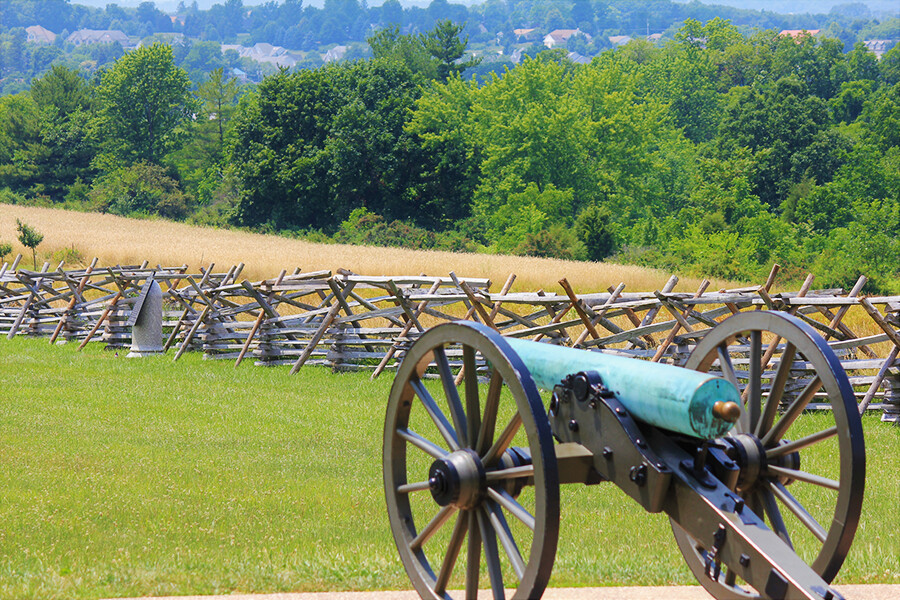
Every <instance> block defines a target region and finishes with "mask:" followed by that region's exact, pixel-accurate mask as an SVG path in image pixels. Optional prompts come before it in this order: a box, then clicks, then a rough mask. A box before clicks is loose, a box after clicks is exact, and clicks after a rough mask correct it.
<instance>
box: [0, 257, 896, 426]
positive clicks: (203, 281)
mask: <svg viewBox="0 0 900 600" xmlns="http://www.w3.org/2000/svg"><path fill="white" fill-rule="evenodd" d="M18 262H19V261H18V259H17V260H16V261H15V262H14V263H13V265H8V264H3V266H2V267H0V334H5V335H6V337H7V338H9V339H12V338H13V337H14V336H16V335H28V336H44V337H49V338H50V341H51V343H53V342H55V343H66V342H73V343H75V342H77V343H79V344H81V345H82V346H84V345H85V344H86V343H87V342H88V341H91V340H95V341H100V342H102V343H103V344H105V346H106V347H107V348H115V349H119V348H127V347H129V346H130V345H131V326H132V324H133V322H134V317H136V310H135V308H136V307H137V306H139V304H140V303H141V302H142V293H143V292H144V291H145V290H146V289H147V287H148V285H147V284H148V282H149V281H151V280H154V281H156V282H157V283H159V285H160V286H161V289H162V290H163V302H164V310H163V328H164V340H163V341H164V348H165V350H166V351H170V350H171V351H174V358H175V360H178V359H179V358H180V357H181V356H182V355H183V354H184V352H187V351H193V352H202V353H203V354H204V357H205V358H209V359H217V360H232V361H234V362H235V366H238V365H239V364H241V362H242V361H244V360H246V359H248V358H250V359H252V360H253V361H254V362H255V363H256V364H257V365H265V366H274V365H287V366H290V367H291V373H295V372H296V371H297V370H298V369H300V368H301V367H303V366H304V365H325V366H328V367H330V368H332V369H334V370H369V371H371V372H372V377H373V378H374V377H377V376H379V375H380V374H381V373H382V372H383V371H384V370H388V369H393V368H395V367H396V366H397V365H398V364H399V361H400V360H401V359H402V357H403V355H404V353H405V352H406V350H407V348H408V347H409V345H410V344H411V343H412V342H413V341H415V339H416V338H417V337H418V336H419V335H420V334H421V333H422V332H423V331H425V330H426V329H428V328H429V327H432V326H434V325H435V324H438V323H440V322H444V321H450V320H457V319H470V320H475V321H479V322H482V323H484V324H486V325H488V326H490V327H492V328H494V329H496V330H497V331H499V332H500V333H502V334H503V335H506V336H512V337H519V338H528V339H534V340H542V341H545V342H547V343H552V344H563V345H568V346H575V347H581V348H586V349H589V350H594V351H601V352H608V353H615V354H621V355H627V356H631V357H634V358H639V359H644V360H652V361H662V362H668V363H673V364H682V363H683V362H684V361H685V360H686V358H687V356H688V355H689V354H690V352H691V350H692V349H693V346H694V345H695V344H696V342H697V340H699V339H700V338H702V337H703V336H704V335H705V334H706V333H707V332H708V331H710V329H711V328H712V327H714V326H715V325H716V323H718V322H719V321H721V320H722V319H723V318H726V317H728V316H730V315H732V314H735V313H737V312H740V311H746V310H777V311H785V312H788V313H791V314H793V315H795V316H796V317H798V318H800V319H802V320H803V321H805V322H806V323H808V324H809V325H810V326H812V327H814V328H815V329H816V330H818V331H819V333H821V334H822V335H823V336H824V337H825V339H826V340H828V343H829V344H830V346H831V347H832V348H833V349H834V350H835V352H836V353H837V354H838V356H839V358H840V359H841V362H842V364H843V366H844V368H845V369H846V370H847V372H848V375H849V376H850V381H851V383H852V384H853V386H854V389H855V391H856V394H857V400H858V402H859V405H860V410H861V411H865V410H882V411H883V417H882V418H883V420H886V421H893V422H895V423H900V361H898V354H900V331H898V329H900V296H890V297H880V296H879V297H873V296H869V297H863V296H860V291H861V289H862V287H863V285H864V284H865V281H866V280H865V278H864V277H861V278H860V280H859V281H858V282H857V284H856V285H855V286H854V287H853V288H852V289H851V290H849V291H847V292H845V291H844V290H841V289H820V290H815V289H812V283H813V277H812V276H811V275H810V276H809V277H807V279H806V281H805V282H804V284H803V285H802V286H801V288H800V289H799V290H798V291H796V292H793V291H790V292H780V293H775V292H774V291H773V286H774V282H775V279H776V275H777V272H778V267H777V265H776V266H775V267H773V269H772V272H771V274H770V276H769V278H768V279H767V281H766V282H765V283H764V284H763V285H759V286H747V287H742V288H736V289H725V290H717V291H710V290H709V289H708V287H709V283H708V282H706V281H704V282H703V284H702V285H701V286H700V287H699V288H698V289H697V290H694V291H688V292H676V291H674V290H675V287H676V284H677V282H678V278H677V277H675V276H673V277H671V278H670V279H669V281H668V282H667V283H666V285H665V286H663V288H662V289H660V290H653V291H641V292H634V291H626V285H625V283H619V284H618V285H617V286H616V287H610V288H609V289H607V290H605V291H602V292H595V293H587V294H576V293H575V291H574V290H573V287H572V286H571V285H570V283H569V282H568V281H566V280H565V279H562V280H560V282H559V286H560V288H559V291H558V292H547V291H543V290H539V291H535V292H527V291H525V292H523V291H517V292H512V291H511V288H512V285H513V282H514V281H515V276H514V275H511V276H510V277H509V278H508V279H507V281H506V283H505V284H504V285H503V286H502V288H501V289H500V290H498V291H497V292H492V291H491V287H492V283H491V282H490V281H489V280H487V279H483V278H470V277H459V276H457V275H456V274H455V273H452V272H451V273H449V274H448V275H447V276H441V277H433V276H425V275H422V276H394V277H388V276H385V277H379V276H364V275H357V274H355V273H352V272H351V271H347V270H344V269H339V270H338V271H337V272H335V273H332V272H331V271H323V270H315V271H303V270H301V269H299V268H298V269H295V270H294V271H293V272H291V273H290V274H289V273H288V272H287V271H282V272H281V273H280V274H279V275H278V276H277V277H275V278H272V279H266V280H263V281H255V282H251V281H248V280H246V279H241V278H240V275H241V271H242V270H243V265H242V264H239V265H234V266H232V267H230V268H229V269H227V270H226V271H218V272H217V271H216V270H215V265H214V264H210V265H209V266H207V267H205V268H201V269H200V270H199V272H197V273H190V272H188V266H187V265H181V266H178V267H163V266H160V265H157V266H156V267H150V266H148V264H147V263H143V264H141V265H126V266H122V265H116V266H114V267H102V268H101V267H98V266H97V260H96V259H95V260H94V261H92V262H91V264H90V265H89V266H88V267H87V268H81V269H68V270H66V269H63V265H62V264H60V265H58V266H57V267H56V268H55V269H53V270H51V268H50V267H51V265H50V264H49V263H45V264H44V265H43V267H42V268H41V269H40V270H39V271H30V270H26V269H20V268H18ZM851 309H852V310H853V313H852V314H853V315H854V316H853V321H852V323H848V322H847V321H848V319H847V318H846V317H847V316H848V314H851ZM779 342H780V340H778V339H776V340H774V343H770V344H769V351H768V352H767V354H766V355H765V356H764V357H763V363H764V364H766V365H768V366H767V367H766V372H767V373H768V371H772V376H774V372H775V369H776V368H777V367H778V362H779V360H780V355H781V351H782V349H783V346H784V345H783V344H780V343H779ZM741 354H742V350H741V348H740V347H736V348H734V360H733V362H734V365H735V368H736V369H738V371H739V372H740V370H741V365H743V366H744V368H745V369H746V367H747V358H746V355H744V356H743V357H742V355H741ZM808 369H809V365H807V364H806V363H805V362H804V361H802V360H796V361H795V362H794V363H793V364H792V372H793V374H794V376H795V377H796V378H797V385H799V386H801V387H802V385H803V384H804V377H806V378H807V379H809V378H811V377H812V375H811V374H810V373H808ZM739 376H740V373H739ZM813 405H815V403H813Z"/></svg>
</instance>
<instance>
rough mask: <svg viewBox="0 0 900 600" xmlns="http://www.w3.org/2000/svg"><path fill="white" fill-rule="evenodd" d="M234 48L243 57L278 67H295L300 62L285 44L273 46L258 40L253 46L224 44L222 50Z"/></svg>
mask: <svg viewBox="0 0 900 600" xmlns="http://www.w3.org/2000/svg"><path fill="white" fill-rule="evenodd" d="M226 50H234V51H235V52H237V53H238V55H239V56H240V57H241V58H250V59H252V60H255V61H256V62H258V63H260V64H269V65H274V66H276V67H287V68H289V69H290V68H293V67H295V66H297V63H298V62H299V61H298V60H297V57H296V56H294V55H293V54H291V53H290V52H288V50H287V48H284V47H283V46H273V45H272V44H268V43H266V42H258V43H256V44H254V45H252V46H249V47H248V46H241V45H240V44H222V52H225V51H226Z"/></svg>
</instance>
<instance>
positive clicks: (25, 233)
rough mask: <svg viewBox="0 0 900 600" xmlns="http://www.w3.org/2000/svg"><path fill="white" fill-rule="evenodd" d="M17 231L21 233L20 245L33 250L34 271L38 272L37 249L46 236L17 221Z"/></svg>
mask: <svg viewBox="0 0 900 600" xmlns="http://www.w3.org/2000/svg"><path fill="white" fill-rule="evenodd" d="M16 231H18V232H19V237H18V239H19V243H20V244H22V245H23V246H25V247H26V248H31V257H32V258H33V259H34V270H35V271H37V247H38V244H40V243H41V242H43V241H44V234H43V233H39V232H38V230H37V229H35V228H33V227H31V226H30V225H28V224H27V223H23V222H22V221H20V220H19V219H16Z"/></svg>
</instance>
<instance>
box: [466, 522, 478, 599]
mask: <svg viewBox="0 0 900 600" xmlns="http://www.w3.org/2000/svg"><path fill="white" fill-rule="evenodd" d="M466 516H467V517H468V521H469V544H468V548H466V554H467V556H466V600H478V577H479V570H480V569H481V530H480V529H479V527H478V513H477V511H474V510H470V511H468V512H467V513H466Z"/></svg>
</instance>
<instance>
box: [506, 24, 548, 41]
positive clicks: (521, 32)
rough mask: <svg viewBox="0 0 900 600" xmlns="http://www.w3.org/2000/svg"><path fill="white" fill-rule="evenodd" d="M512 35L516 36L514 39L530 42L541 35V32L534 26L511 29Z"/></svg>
mask: <svg viewBox="0 0 900 600" xmlns="http://www.w3.org/2000/svg"><path fill="white" fill-rule="evenodd" d="M513 35H514V36H516V39H522V40H525V41H527V42H531V41H534V40H536V39H538V38H539V37H540V36H541V32H540V31H538V30H537V28H536V27H532V28H531V29H513Z"/></svg>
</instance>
